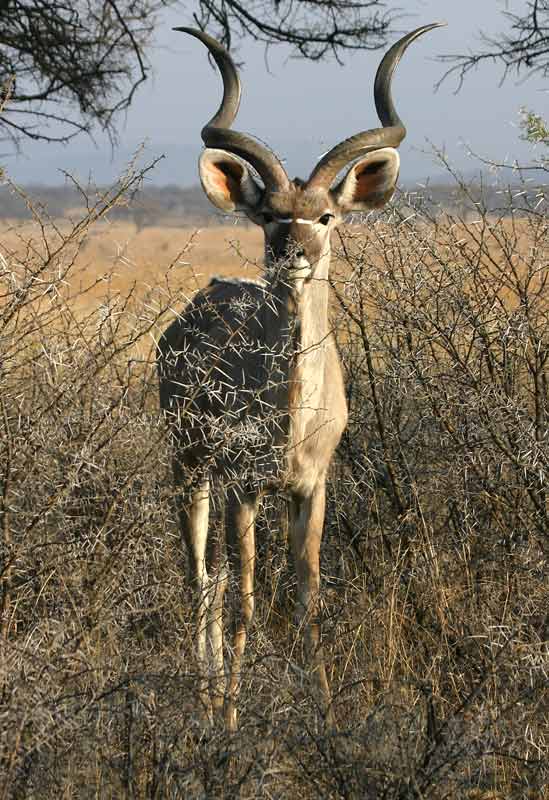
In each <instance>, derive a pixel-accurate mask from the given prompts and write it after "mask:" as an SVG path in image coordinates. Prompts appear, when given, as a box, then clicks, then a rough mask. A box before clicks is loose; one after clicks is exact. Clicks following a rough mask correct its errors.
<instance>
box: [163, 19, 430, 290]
mask: <svg viewBox="0 0 549 800" xmlns="http://www.w3.org/2000/svg"><path fill="white" fill-rule="evenodd" d="M443 24H444V23H433V24H431V25H425V26H423V27H421V28H418V29H417V30H415V31H412V32H411V33H409V34H407V35H406V36H404V37H403V38H402V39H400V40H399V41H398V42H397V43H396V44H394V45H393V47H391V48H390V50H388V52H387V53H386V54H385V56H384V58H383V60H382V61H381V64H380V65H379V68H378V70H377V74H376V78H375V82H374V100H375V105H376V110H377V114H378V117H379V119H380V122H381V125H382V127H380V128H374V129H372V130H367V131H363V132H362V133H357V134H356V135H354V136H351V137H350V138H349V139H346V140H345V141H343V142H341V143H340V144H338V145H336V146H335V147H334V148H332V149H331V150H330V151H329V152H328V153H326V155H324V156H323V158H322V159H321V160H320V161H319V162H318V163H317V165H316V166H315V167H314V169H313V171H312V173H311V175H310V177H309V179H308V180H307V181H302V180H300V179H299V178H295V179H294V180H293V181H292V180H290V179H289V178H288V175H287V174H286V170H285V169H284V167H283V165H282V163H281V161H280V160H279V158H278V157H277V156H276V155H275V153H273V152H272V151H271V150H270V149H269V148H268V147H267V146H266V145H264V144H262V143H260V142H259V141H257V140H256V139H254V138H253V137H251V136H249V135H248V134H246V133H239V132H237V131H234V130H231V125H232V123H233V121H234V119H235V117H236V114H237V112H238V108H239V105H240V80H239V77H238V73H237V71H236V67H235V65H234V63H233V60H232V58H231V56H230V55H229V53H228V52H227V51H226V50H225V49H224V48H223V47H222V45H221V44H220V43H219V42H218V41H217V40H216V39H213V38H212V37H211V36H208V34H206V33H204V32H202V31H199V30H195V29H193V28H175V30H177V31H183V32H184V33H189V34H190V35H191V36H194V37H196V38H197V39H200V41H201V42H203V44H205V45H206V47H207V48H208V50H209V51H210V53H211V55H212V57H213V58H214V60H215V62H216V64H217V66H218V68H219V71H220V73H221V77H222V79H223V89H224V92H223V99H222V102H221V105H220V106H219V109H218V111H217V113H216V114H215V115H214V116H213V117H212V119H211V120H210V121H209V122H208V123H207V124H206V125H205V126H204V128H203V129H202V139H203V141H204V144H205V145H206V149H205V150H204V152H203V153H202V156H201V158H200V163H199V171H200V180H201V182H202V186H203V188H204V191H205V192H206V194H207V196H208V198H209V199H210V201H211V202H212V203H213V204H214V205H215V206H217V208H219V209H220V210H221V211H224V212H226V213H238V212H244V213H245V214H246V215H247V216H248V217H249V218H250V219H251V220H252V221H253V222H255V223H256V224H258V225H260V226H261V227H262V228H263V231H264V234H265V254H266V265H267V266H269V264H273V263H276V264H281V265H283V268H284V269H285V270H286V271H287V273H286V275H285V276H284V277H285V278H286V279H287V281H288V283H289V284H290V285H292V286H293V287H294V289H295V290H296V291H297V293H298V294H300V293H301V292H302V290H303V288H304V286H305V285H306V284H307V283H309V282H311V280H312V279H313V278H318V279H326V278H327V272H328V268H329V262H330V250H331V248H330V238H331V232H332V231H333V230H334V229H335V228H336V227H337V225H339V224H340V223H341V221H342V220H343V219H344V217H345V215H346V214H347V213H349V212H351V211H367V210H369V209H372V208H380V207H381V206H383V205H385V203H387V201H388V200H390V198H391V197H392V195H393V192H394V190H395V184H396V181H397V178H398V172H399V164H400V160H399V155H398V151H397V149H396V148H397V147H398V146H399V144H400V143H401V141H402V140H403V139H404V137H405V135H406V128H405V127H404V124H403V123H402V121H401V119H400V117H399V116H398V114H397V112H396V110H395V107H394V105H393V100H392V96H391V81H392V77H393V73H394V71H395V68H396V66H397V64H398V62H399V61H400V59H401V57H402V55H403V53H404V52H405V50H406V48H407V47H408V45H409V44H410V43H411V42H413V41H414V39H417V38H418V37H419V36H421V35H422V34H423V33H426V32H427V31H429V30H432V29H433V28H437V27H439V26H440V25H443ZM250 167H251V168H252V169H253V170H254V172H255V173H256V174H257V175H258V176H259V178H260V180H261V183H260V182H259V181H258V180H257V178H256V175H255V174H254V173H253V172H252V171H251V170H250ZM345 168H347V171H346V172H345V173H344V174H343V175H342V176H340V173H342V172H343V170H344V169H345ZM338 178H339V180H337V179H338ZM334 184H335V185H334Z"/></svg>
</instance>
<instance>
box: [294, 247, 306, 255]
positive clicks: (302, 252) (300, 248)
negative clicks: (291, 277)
mask: <svg viewBox="0 0 549 800" xmlns="http://www.w3.org/2000/svg"><path fill="white" fill-rule="evenodd" d="M295 255H296V258H303V257H304V255H305V250H304V249H303V248H302V247H297V248H296V251H295Z"/></svg>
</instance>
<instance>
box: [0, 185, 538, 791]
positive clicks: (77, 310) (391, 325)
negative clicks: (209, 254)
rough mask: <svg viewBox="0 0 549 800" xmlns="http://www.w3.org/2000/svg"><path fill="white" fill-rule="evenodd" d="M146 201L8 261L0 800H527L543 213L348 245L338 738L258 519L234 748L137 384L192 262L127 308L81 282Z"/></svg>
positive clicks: (396, 216) (533, 726)
mask: <svg viewBox="0 0 549 800" xmlns="http://www.w3.org/2000/svg"><path fill="white" fill-rule="evenodd" d="M139 179H140V176H139V174H137V173H129V174H128V175H127V176H126V177H125V178H124V180H123V181H122V183H121V185H119V186H117V187H115V189H114V191H113V193H112V195H109V196H107V197H102V198H100V199H99V200H98V201H97V202H91V203H90V206H89V213H88V214H87V215H86V216H85V218H84V219H82V220H81V221H79V222H77V223H75V224H73V225H71V226H68V227H66V226H60V225H58V224H56V223H55V221H53V220H48V219H47V218H46V217H45V215H44V212H43V211H36V215H35V227H34V229H33V230H32V231H31V232H29V230H28V228H26V229H25V238H24V242H21V243H20V246H19V247H18V248H17V249H16V248H14V247H6V246H5V245H4V246H3V247H2V253H1V272H0V275H1V281H2V283H1V288H0V297H1V299H0V303H1V305H0V342H1V348H2V349H1V367H0V412H1V421H0V427H1V429H2V434H1V437H0V480H1V484H0V490H1V491H0V530H1V535H2V572H1V612H2V617H1V636H2V648H1V655H0V685H1V695H0V697H1V700H0V720H1V725H2V730H3V731H4V735H3V736H2V738H1V739H0V756H1V764H2V767H1V773H0V796H1V797H3V798H12V797H13V798H49V797H55V798H58V797H79V798H80V797H83V798H86V797H90V798H91V797H101V798H105V797H133V798H161V797H162V798H164V797H174V798H194V797H196V798H199V797H216V798H217V797H219V798H222V797H226V798H230V797H235V796H240V797H243V798H252V797H277V798H286V797H287V798H294V797H303V798H328V797H329V798H339V797H342V798H372V800H374V798H375V799H376V800H377V798H394V799H395V800H396V798H418V799H419V798H433V800H434V799H435V798H436V800H438V799H439V798H440V799H441V800H442V798H461V797H464V798H476V799H477V800H479V798H484V800H489V798H492V799H494V798H506V799H507V798H536V800H537V799H538V798H543V797H545V796H547V792H548V791H549V773H548V768H547V756H548V753H547V748H548V742H547V712H548V710H549V708H548V700H549V697H548V691H547V683H548V681H547V677H548V672H549V649H548V648H549V643H548V640H549V633H548V625H549V614H548V612H549V602H548V600H549V597H548V594H549V592H548V583H547V575H548V573H549V570H548V551H549V546H548V545H549V541H548V532H549V525H548V513H549V509H548V504H547V468H548V462H549V443H548V436H549V433H548V431H549V425H548V391H547V381H548V371H547V370H548V364H547V359H548V354H549V308H548V306H549V289H548V287H547V281H548V275H547V265H548V255H549V228H548V222H547V217H546V210H547V209H546V206H545V205H544V199H543V198H542V197H540V198H539V202H538V203H537V204H536V205H532V207H531V208H529V209H526V210H525V209H524V208H521V211H520V215H519V214H514V213H513V198H512V197H511V196H510V197H504V196H502V204H505V206H506V207H505V209H504V211H505V213H503V212H502V213H501V214H500V215H495V214H494V213H493V212H490V213H488V212H487V211H485V210H483V208H482V206H481V205H477V212H476V216H474V217H473V218H470V215H468V219H467V221H463V220H460V219H458V218H455V217H452V216H450V215H448V214H446V213H442V212H441V211H437V212H436V213H435V212H434V211H433V210H432V207H431V206H430V205H428V206H426V207H425V208H426V209H427V210H425V208H424V209H422V208H415V209H411V207H410V202H409V201H408V199H406V198H404V200H403V203H402V205H400V206H399V205H396V206H395V207H393V209H392V210H391V212H390V213H388V214H386V215H384V216H382V217H379V218H369V219H366V220H365V221H364V224H363V225H361V226H360V227H359V228H352V227H351V228H349V229H348V230H347V231H346V232H345V233H344V235H343V236H342V238H341V241H340V247H339V254H338V261H337V265H336V267H335V269H334V272H333V285H334V306H333V308H334V326H335V329H336V331H337V335H338V340H339V343H340V349H341V356H342V360H343V364H344V369H345V374H346V382H347V387H348V399H349V406H350V424H349V428H348V430H347V432H346V433H345V436H344V438H343V441H342V443H341V447H340V449H339V452H338V456H337V459H336V463H335V464H334V467H333V470H332V475H331V480H330V484H329V504H328V514H327V522H326V530H325V542H324V551H323V573H324V574H323V581H324V589H325V591H324V617H325V619H324V622H323V625H324V641H325V647H326V650H327V652H328V654H329V662H330V673H331V674H330V678H331V683H332V688H333V693H334V707H335V713H336V717H337V719H338V726H337V729H336V730H329V729H326V728H324V727H323V725H322V723H321V719H320V714H319V711H318V709H316V708H315V704H314V699H313V698H314V693H313V692H312V691H311V687H310V686H309V681H308V676H307V674H306V673H304V672H303V670H302V662H301V659H300V647H299V646H298V637H297V636H296V631H295V630H294V629H293V625H292V612H293V609H292V600H291V596H292V584H293V577H292V572H291V569H290V568H289V566H288V564H287V558H286V551H285V537H284V525H283V517H284V514H283V503H282V501H280V500H276V499H274V498H266V500H265V503H264V505H265V512H266V513H265V517H264V519H265V521H264V522H263V524H262V527H261V530H260V531H259V532H258V540H259V542H258V550H259V571H258V580H257V584H258V586H257V591H258V611H257V617H256V622H255V626H254V632H253V635H252V637H251V643H250V645H249V650H248V656H247V663H246V670H245V674H244V678H243V688H242V694H241V709H240V729H239V731H238V732H237V733H236V734H234V735H229V734H228V733H227V732H225V731H224V730H222V729H217V728H214V729H208V728H205V727H204V726H203V724H202V722H201V721H200V715H199V713H198V709H197V700H196V695H195V691H194V690H195V687H196V680H195V667H194V662H193V658H192V652H193V647H192V638H193V627H192V607H191V602H192V601H191V597H190V595H189V594H188V591H187V588H186V586H185V583H184V579H183V575H184V560H185V558H184V553H183V552H182V549H181V545H180V542H179V533H178V528H177V524H176V520H175V511H174V507H173V503H172V494H173V488H172V482H171V476H170V471H169V469H168V462H169V454H168V446H167V440H166V436H165V430H164V425H163V422H162V420H161V419H160V416H159V413H158V402H157V387H156V376H155V370H154V363H153V361H154V342H155V341H156V340H157V338H158V336H159V334H160V332H161V330H162V329H163V328H164V327H165V326H166V324H167V323H168V321H169V319H170V318H171V317H172V316H173V313H174V309H175V310H180V309H182V307H183V306H184V304H185V302H186V296H187V294H188V288H187V287H185V286H183V284H182V282H181V280H180V279H179V277H177V270H178V269H179V267H178V266H177V265H178V264H181V262H182V261H183V260H184V261H186V262H187V261H191V262H192V253H191V252H190V250H187V251H186V252H185V253H183V255H178V254H175V255H173V254H169V258H167V260H166V263H164V264H162V267H163V269H162V278H161V279H159V280H157V282H156V283H155V284H154V285H152V283H151V285H150V287H149V288H148V289H146V288H144V287H139V286H136V285H131V284H130V285H128V286H126V287H121V286H120V283H118V284H116V288H113V286H114V285H115V284H114V280H115V279H116V275H115V274H114V273H113V274H111V275H110V276H109V275H108V274H106V275H105V274H103V273H102V274H101V275H99V274H97V273H96V272H94V270H93V269H90V267H89V265H88V267H86V268H85V269H84V270H83V271H81V272H80V271H79V266H78V265H79V264H80V263H81V262H80V261H79V258H80V256H81V252H82V248H84V249H85V247H87V246H88V245H87V242H89V237H90V234H91V232H93V226H94V225H96V224H97V221H98V220H101V219H102V218H104V217H105V216H108V209H109V207H110V206H111V205H112V204H113V203H116V202H118V201H119V199H120V198H121V197H122V196H123V195H124V193H125V192H127V191H131V189H132V187H133V186H134V184H135V182H137V181H138V180H139ZM461 189H462V190H463V189H464V187H461ZM508 201H509V202H508ZM475 202H478V201H477V199H476V197H475ZM171 235H172V234H171ZM23 245H24V247H23ZM79 254H80V255H79ZM162 255H163V254H162V251H160V258H162ZM114 271H115V270H114ZM235 272H238V267H236V268H235ZM98 282H101V283H98ZM98 285H102V286H104V290H102V291H98V289H97V287H98ZM86 297H93V298H94V301H93V302H83V299H84V300H85V298H86Z"/></svg>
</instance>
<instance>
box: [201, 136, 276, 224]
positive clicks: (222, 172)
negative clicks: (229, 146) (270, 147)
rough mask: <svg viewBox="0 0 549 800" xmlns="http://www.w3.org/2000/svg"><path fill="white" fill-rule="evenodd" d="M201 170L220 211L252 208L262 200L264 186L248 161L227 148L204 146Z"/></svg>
mask: <svg viewBox="0 0 549 800" xmlns="http://www.w3.org/2000/svg"><path fill="white" fill-rule="evenodd" d="M198 170H199V173H200V181H201V183H202V187H203V189H204V191H205V192H206V194H207V195H208V199H209V200H210V202H212V203H213V204H214V206H217V208H219V209H220V210H221V211H226V212H232V211H251V210H253V209H254V208H255V207H256V206H257V204H258V203H259V201H260V200H261V195H262V190H261V188H260V187H259V186H258V184H257V183H256V182H255V180H254V179H253V177H252V176H251V175H250V172H249V170H248V167H247V166H246V163H245V162H244V161H242V159H240V158H238V157H237V156H234V155H233V154H232V153H228V152H227V151H226V150H217V149H215V148H213V147H210V148H208V149H207V150H204V152H203V153H202V155H201V156H200V161H199V163H198Z"/></svg>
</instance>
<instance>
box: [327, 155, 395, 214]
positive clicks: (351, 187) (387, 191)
mask: <svg viewBox="0 0 549 800" xmlns="http://www.w3.org/2000/svg"><path fill="white" fill-rule="evenodd" d="M399 167H400V158H399V156H398V152H397V151H396V150H395V149H394V148H393V147H383V148H381V149H380V150H374V151H373V152H372V153H368V155H367V156H365V157H364V158H362V159H361V160H360V161H359V162H358V163H357V164H353V166H352V167H351V169H350V170H349V172H348V173H347V175H346V176H345V177H344V178H343V180H342V181H341V183H340V184H339V185H338V186H336V188H335V189H334V190H333V193H334V196H335V199H336V201H337V203H338V205H339V206H340V207H341V210H342V211H343V212H344V213H345V212H347V211H367V210H368V209H370V208H380V207H381V206H384V205H385V203H387V202H388V201H389V200H390V199H391V197H392V196H393V192H394V191H395V184H396V181H397V178H398V170H399Z"/></svg>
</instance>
